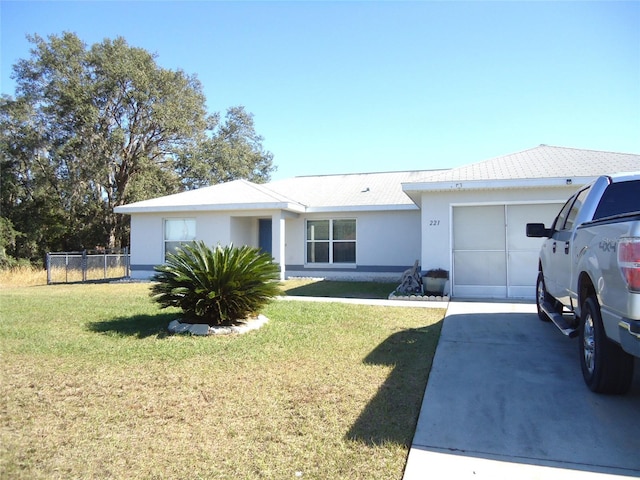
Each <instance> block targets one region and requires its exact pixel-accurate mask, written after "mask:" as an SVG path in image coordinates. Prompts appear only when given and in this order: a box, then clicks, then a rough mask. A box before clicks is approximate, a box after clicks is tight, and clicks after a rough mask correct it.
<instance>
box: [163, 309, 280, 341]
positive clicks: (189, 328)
mask: <svg viewBox="0 0 640 480" xmlns="http://www.w3.org/2000/svg"><path fill="white" fill-rule="evenodd" d="M268 321H269V319H268V318H267V317H265V316H264V315H262V314H260V315H258V316H257V317H253V318H249V319H247V320H243V321H241V323H240V325H230V326H215V327H211V326H209V325H207V324H204V323H182V322H180V320H173V321H172V322H171V323H169V327H168V330H169V333H190V334H191V335H202V336H205V335H230V334H232V333H237V334H241V333H247V332H250V331H251V330H257V329H259V328H260V327H262V326H263V325H265V324H266V323H267V322H268Z"/></svg>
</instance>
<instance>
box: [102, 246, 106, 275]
mask: <svg viewBox="0 0 640 480" xmlns="http://www.w3.org/2000/svg"><path fill="white" fill-rule="evenodd" d="M102 256H103V260H104V262H103V263H104V276H103V277H102V279H103V280H106V279H107V250H105V251H104V252H103V254H102Z"/></svg>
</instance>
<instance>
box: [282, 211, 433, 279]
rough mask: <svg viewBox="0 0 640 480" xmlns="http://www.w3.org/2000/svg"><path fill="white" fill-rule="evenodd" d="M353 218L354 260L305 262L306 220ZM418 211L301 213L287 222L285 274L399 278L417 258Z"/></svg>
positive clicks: (338, 277)
mask: <svg viewBox="0 0 640 480" xmlns="http://www.w3.org/2000/svg"><path fill="white" fill-rule="evenodd" d="M337 218H355V219H356V264H355V265H342V266H341V265H323V266H315V265H313V264H306V263H305V255H306V239H305V222H306V220H325V219H337ZM420 236H421V234H420V212H419V211H418V210H412V211H389V212H355V213H348V212H347V213H344V212H341V213H340V214H331V213H313V214H306V215H301V216H300V217H299V218H297V219H289V220H287V222H286V254H285V259H286V276H287V277H320V278H326V279H343V280H380V281H383V280H389V281H395V280H399V279H400V277H401V275H402V272H404V270H406V269H407V268H410V267H411V266H413V264H414V262H415V261H416V260H419V259H420Z"/></svg>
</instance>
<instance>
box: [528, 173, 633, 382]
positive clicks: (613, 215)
mask: <svg viewBox="0 0 640 480" xmlns="http://www.w3.org/2000/svg"><path fill="white" fill-rule="evenodd" d="M526 233H527V236H528V237H544V238H545V241H544V243H543V245H542V248H541V250H540V261H539V266H538V269H539V273H538V280H537V286H536V289H537V294H536V304H537V307H538V316H539V317H540V319H541V320H544V321H550V320H551V321H553V323H555V324H556V326H557V327H558V328H559V329H560V330H561V331H562V332H563V333H564V334H565V335H567V336H569V337H575V336H577V337H579V350H580V363H581V366H582V374H583V377H584V380H585V382H586V384H587V386H588V387H589V388H590V389H591V390H593V391H594V392H598V393H612V394H624V393H626V392H627V391H628V390H629V388H630V386H631V383H632V381H633V368H634V363H635V359H634V357H640V172H637V173H631V174H619V175H612V176H602V177H599V178H598V179H597V180H596V181H594V182H593V183H591V184H589V185H587V186H585V187H584V188H582V189H580V190H579V191H578V192H576V193H575V194H574V195H573V196H572V197H571V198H570V199H569V200H568V201H567V203H565V205H564V206H563V207H562V210H560V213H559V214H558V216H557V217H556V219H555V220H554V222H553V225H552V226H551V228H546V227H545V226H544V224H541V223H529V224H527V232H526Z"/></svg>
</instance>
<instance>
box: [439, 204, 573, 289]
mask: <svg viewBox="0 0 640 480" xmlns="http://www.w3.org/2000/svg"><path fill="white" fill-rule="evenodd" d="M561 207H562V205H561V204H520V205H480V206H464V207H454V208H453V212H452V216H453V218H452V228H453V232H452V233H453V294H454V295H460V296H479V297H483V296H484V297H492V296H493V297H495V296H500V295H502V296H503V297H504V296H507V297H513V298H533V297H534V296H535V281H536V274H537V268H538V254H539V251H540V246H541V245H542V241H543V240H542V239H540V238H528V237H527V236H526V224H527V223H534V222H535V223H544V224H545V225H547V226H550V224H551V223H552V222H553V219H554V218H555V216H556V215H557V212H558V211H559V210H560V208H561Z"/></svg>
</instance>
